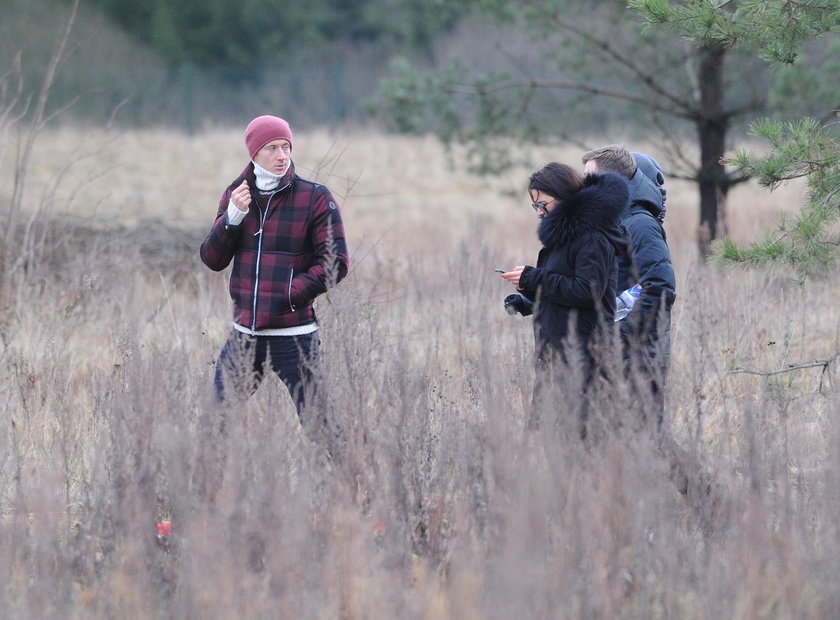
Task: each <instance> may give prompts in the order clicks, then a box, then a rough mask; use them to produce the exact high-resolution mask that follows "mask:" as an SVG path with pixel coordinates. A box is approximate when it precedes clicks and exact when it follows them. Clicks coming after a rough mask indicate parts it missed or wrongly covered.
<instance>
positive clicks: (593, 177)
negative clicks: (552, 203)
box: [537, 172, 630, 249]
mask: <svg viewBox="0 0 840 620" xmlns="http://www.w3.org/2000/svg"><path fill="white" fill-rule="evenodd" d="M629 199H630V190H629V187H628V185H627V181H625V180H624V179H623V178H622V177H620V176H619V175H617V174H615V173H612V172H606V173H604V174H588V175H586V176H585V177H584V179H583V189H581V190H580V191H579V192H577V193H576V194H573V195H572V196H569V197H568V198H566V200H564V201H562V202H561V203H560V204H558V205H557V206H556V207H554V209H552V211H551V212H550V213H549V214H548V215H546V216H545V217H543V218H542V221H540V225H539V228H538V229H537V236H538V237H539V239H540V241H541V242H542V244H543V246H545V247H547V248H556V247H560V246H563V245H566V244H568V243H569V242H571V241H573V240H574V239H577V238H578V237H580V236H582V235H584V234H586V233H590V232H595V231H602V232H604V233H605V234H606V235H607V236H608V237H610V240H611V241H612V243H613V245H615V246H616V248H617V249H618V248H624V247H625V246H626V241H625V239H624V235H623V233H622V230H621V228H620V226H619V220H620V218H621V214H622V212H623V211H624V208H625V207H626V206H627V202H628V200H629Z"/></svg>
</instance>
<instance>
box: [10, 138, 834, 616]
mask: <svg viewBox="0 0 840 620" xmlns="http://www.w3.org/2000/svg"><path fill="white" fill-rule="evenodd" d="M83 134H84V132H82V131H80V130H78V129H73V128H63V129H56V130H54V131H52V132H50V133H49V134H48V135H44V136H42V137H41V138H40V139H39V141H38V143H37V144H36V147H35V152H34V156H33V159H32V162H33V164H32V170H31V172H30V175H29V177H28V179H29V181H28V184H27V188H26V194H25V195H26V197H27V200H25V201H24V203H25V204H28V205H30V206H33V205H35V206H37V205H38V204H40V202H39V201H40V199H41V197H43V196H44V195H45V192H47V194H49V196H51V200H52V201H53V202H54V204H55V205H56V208H55V209H54V210H53V212H51V213H40V214H39V215H38V217H35V218H32V219H31V220H27V219H26V218H23V219H24V220H25V221H29V222H30V225H29V226H28V227H26V226H24V227H21V229H20V230H19V231H18V232H17V233H16V235H15V238H16V239H18V240H19V241H20V242H21V243H24V245H25V241H26V236H27V235H33V234H36V233H37V234H39V235H41V236H40V238H41V239H43V240H44V242H43V243H41V244H39V245H38V246H37V247H38V248H39V249H38V252H37V253H35V254H33V260H30V261H27V262H25V263H23V264H21V265H19V266H18V267H16V271H15V273H13V274H11V275H12V277H11V278H10V282H11V283H12V285H13V286H12V287H11V288H10V295H9V299H7V300H4V307H6V308H7V311H6V312H5V315H4V316H3V317H2V321H0V325H1V326H2V327H1V328H0V335H2V349H1V350H0V358H2V360H1V362H0V392H2V393H3V394H5V395H6V396H5V397H4V398H3V399H2V401H0V406H1V407H2V418H0V419H2V420H3V425H4V428H3V432H2V434H0V442H2V444H1V445H0V538H2V542H0V548H2V549H3V552H2V554H0V571H2V575H3V576H4V579H3V586H2V594H0V615H2V616H3V617H19V618H23V617H39V618H40V617H126V616H135V617H178V618H181V617H202V618H204V617H206V618H228V617H253V618H262V617H303V618H336V617H344V618H393V617H400V618H510V617H527V618H545V617H560V618H592V617H597V618H601V617H603V618H612V617H623V618H715V617H732V618H759V617H774V618H826V617H837V616H838V615H840V594H838V590H837V588H836V582H837V575H838V570H840V563H838V560H837V558H838V555H840V553H838V552H840V542H838V541H840V532H838V525H837V518H836V515H837V514H838V513H840V506H838V498H840V493H838V474H837V472H838V471H840V459H838V454H837V449H836V446H837V445H838V440H840V433H838V429H840V426H838V424H837V421H836V420H837V416H838V413H840V403H838V393H837V388H836V385H835V384H834V381H835V380H836V369H835V367H834V366H833V365H829V366H828V367H827V368H825V369H822V368H820V367H813V368H805V369H802V370H799V371H796V372H784V373H780V374H775V375H771V374H768V373H767V372H766V371H776V370H785V369H788V367H789V366H790V365H793V364H798V363H800V362H803V361H808V360H814V359H827V358H828V357H830V356H831V355H833V354H834V352H836V351H837V350H838V349H840V338H838V333H837V325H838V324H840V323H839V322H838V311H837V307H838V303H837V302H838V296H840V288H838V281H837V279H836V278H833V279H832V280H830V281H827V282H821V283H808V284H806V285H805V286H802V287H797V286H793V285H791V284H790V283H789V282H788V281H787V280H786V279H785V277H784V276H783V275H768V274H759V273H742V272H737V271H733V272H728V273H724V272H719V271H716V270H713V269H710V268H708V267H706V266H704V265H702V264H700V263H699V262H698V261H697V260H696V258H695V257H694V255H693V254H692V252H693V249H694V247H695V244H694V241H693V234H694V227H695V226H696V217H695V216H694V210H695V204H694V197H693V195H692V194H691V192H690V189H689V188H686V187H684V186H681V185H680V184H678V183H672V184H670V185H669V191H670V193H669V202H668V205H669V215H668V223H667V228H668V234H669V239H670V241H671V246H672V251H673V253H674V261H675V265H676V268H677V275H678V279H679V288H678V294H679V300H678V302H677V305H676V306H675V308H674V314H673V334H672V336H673V347H674V356H673V366H672V371H671V376H670V382H669V384H668V393H667V426H668V428H669V429H670V431H671V432H673V435H674V436H675V438H676V439H677V441H678V442H679V445H680V446H681V448H682V450H683V456H684V457H685V458H686V462H691V463H694V464H696V465H697V469H696V470H691V471H690V473H693V474H696V475H697V477H698V484H696V485H695V486H694V487H692V489H693V490H692V491H691V492H689V493H688V494H687V495H683V494H681V493H680V492H679V490H678V488H677V485H676V484H675V483H674V476H673V474H672V472H671V471H670V468H671V465H672V462H671V459H669V458H668V457H667V455H666V452H665V451H663V449H662V447H661V446H660V445H659V442H658V440H657V438H655V437H653V436H652V435H651V434H650V433H648V432H646V431H641V432H637V431H634V430H632V428H631V427H632V426H634V425H633V424H632V421H633V419H634V417H635V412H634V411H632V410H628V409H627V408H626V406H627V402H628V401H627V400H626V394H625V393H624V392H622V391H621V390H619V391H618V392H615V393H611V399H610V400H609V401H606V400H601V401H599V402H598V404H597V407H596V409H595V413H594V417H595V418H596V420H597V421H599V423H603V427H604V428H605V429H608V430H609V432H607V431H605V432H604V433H603V434H602V435H601V436H600V439H599V441H598V442H595V443H591V444H589V445H583V444H581V442H579V441H577V440H576V439H573V438H571V437H570V436H569V433H567V432H564V430H563V428H562V427H560V428H554V427H552V426H549V427H546V428H545V429H544V430H543V431H541V432H539V433H534V432H533V431H529V430H527V428H526V424H525V421H526V414H527V412H528V406H529V403H530V398H531V384H532V381H533V370H532V362H531V354H532V350H533V342H532V336H531V324H530V320H529V319H523V318H521V317H509V316H508V315H506V314H505V313H504V311H503V309H502V304H501V300H502V298H503V297H504V295H506V294H507V293H508V289H507V288H506V286H505V285H504V283H503V282H502V281H501V280H500V279H499V278H498V276H497V274H494V273H493V272H492V270H491V269H492V268H493V267H495V266H503V267H504V266H512V265H514V264H522V263H533V261H534V260H535V257H536V251H537V243H536V237H535V234H534V231H535V226H536V222H535V221H534V217H533V214H532V213H531V211H530V209H529V208H527V205H526V204H525V202H526V197H525V193H524V183H525V180H526V178H527V173H528V172H530V170H527V169H525V168H522V169H509V170H504V171H500V173H499V174H498V175H497V176H496V177H495V178H490V179H479V178H474V177H470V176H469V175H467V174H466V173H464V172H463V171H462V170H461V169H459V168H458V167H457V166H454V165H452V163H451V162H449V161H448V160H447V157H446V154H445V153H444V152H443V151H442V149H441V148H440V147H439V146H438V145H437V144H436V143H435V142H434V141H431V140H425V139H407V138H394V137H388V136H382V135H377V134H374V133H355V134H353V133H336V134H328V133H326V132H323V133H318V132H315V133H310V134H301V135H300V136H298V137H297V138H296V142H295V159H296V164H297V166H298V171H299V172H300V173H301V174H304V175H305V176H309V177H314V178H317V179H318V180H320V181H322V182H324V183H326V184H328V185H329V186H330V187H331V188H332V189H333V191H334V192H335V194H336V195H337V196H338V197H339V199H340V202H341V203H342V208H343V215H344V219H345V222H346V226H347V231H348V237H349V242H350V247H351V250H352V257H351V259H352V263H353V266H352V270H351V272H350V275H349V276H348V277H347V279H346V280H345V281H344V282H342V283H341V284H340V285H339V286H338V288H336V289H335V290H333V291H331V292H330V293H329V295H328V297H324V298H322V299H321V300H320V301H319V304H318V313H319V317H320V322H321V326H322V328H321V332H320V333H321V339H322V341H323V348H324V354H325V359H326V365H327V373H328V377H329V381H328V384H327V395H328V398H329V402H330V411H331V413H332V415H334V416H335V417H336V419H337V420H338V421H340V423H341V424H342V426H343V427H344V430H345V436H346V438H347V450H346V455H345V458H344V460H343V461H342V462H341V463H340V464H336V465H335V466H333V467H329V466H327V465H326V464H325V461H324V459H323V456H322V455H321V454H320V453H319V451H318V450H317V449H315V448H314V447H313V446H312V445H311V444H310V443H309V442H308V441H307V439H306V438H305V437H304V436H303V434H302V433H301V431H300V428H299V425H298V423H297V420H296V418H295V415H294V407H293V405H292V403H291V400H290V399H289V397H288V396H287V394H286V393H285V390H284V389H283V388H281V386H280V385H279V382H278V381H275V380H274V378H273V377H272V378H269V379H267V380H266V381H265V383H264V384H263V386H262V387H261V388H260V390H259V391H258V392H257V394H256V395H255V396H254V397H253V398H252V399H251V400H250V401H248V402H247V403H245V404H244V405H243V406H241V407H240V408H238V409H236V410H234V411H228V412H226V414H225V416H226V417H225V420H224V426H225V433H224V434H220V433H219V426H220V424H221V418H220V416H221V413H220V412H219V411H217V410H215V409H214V408H213V407H211V406H209V405H208V404H207V398H206V397H207V394H208V390H209V387H210V381H211V377H212V371H213V363H214V360H215V357H216V355H217V353H218V349H219V347H220V346H221V344H222V342H223V340H224V338H225V335H226V332H227V330H228V329H229V312H230V309H229V301H228V298H227V291H226V282H225V277H224V275H223V274H222V275H220V274H214V273H212V272H210V271H209V270H207V269H206V268H204V267H203V266H202V265H201V264H200V262H199V261H198V258H197V248H198V243H199V242H200V240H201V238H202V235H203V233H204V232H205V230H206V229H207V228H209V225H210V223H211V220H212V218H213V216H214V214H215V210H216V202H217V200H218V195H219V194H220V192H221V190H222V188H223V187H224V186H225V185H226V183H227V182H228V181H229V180H230V179H232V178H234V177H235V175H236V174H237V173H238V172H239V170H240V169H241V167H242V165H243V164H244V163H245V162H244V158H243V155H244V149H243V147H242V144H241V141H242V140H241V134H240V132H239V131H229V130H222V129H219V130H217V131H212V132H207V133H205V134H202V135H200V136H195V137H192V138H188V137H183V136H178V135H174V134H163V133H156V132H137V133H129V134H124V135H121V136H107V138H108V139H107V141H106V144H107V145H108V146H107V148H106V149H104V150H103V149H100V150H98V151H97V150H96V149H94V151H93V152H92V154H91V157H88V158H86V159H83V160H80V161H75V159H74V158H76V157H77V154H78V151H79V148H80V146H79V145H80V144H83V143H84V140H83V139H82V138H83ZM112 138H114V139H112ZM597 142H601V140H597ZM654 154H656V153H655V152H654ZM536 157H537V161H538V162H539V163H542V162H543V161H547V160H549V159H561V160H565V161H569V162H574V161H577V152H576V150H575V149H569V148H565V149H557V150H556V151H555V150H549V149H546V150H544V151H542V152H540V153H538V154H537V155H536ZM71 160H72V161H75V164H74V166H73V168H72V173H66V174H65V181H64V182H63V183H62V184H61V186H59V187H57V188H53V189H52V190H50V189H49V188H51V187H53V186H51V185H50V180H51V178H52V176H53V175H54V174H55V172H54V171H55V170H56V167H57V166H59V167H60V166H61V165H62V164H63V163H65V162H67V161H71ZM5 172H6V171H4V174H5ZM3 181H4V182H3V185H2V186H3V187H7V186H8V185H7V183H6V179H3ZM796 193H797V192H796V190H791V191H790V192H788V193H787V194H778V195H768V194H764V193H763V192H761V191H760V190H756V189H749V188H745V189H743V190H739V193H738V194H737V195H736V196H735V197H733V200H732V202H733V207H732V208H733V214H734V212H735V209H736V207H735V206H734V205H735V203H737V204H738V212H739V213H741V212H744V213H748V214H749V215H748V216H746V217H743V218H742V217H741V216H738V218H737V219H736V220H735V221H733V228H734V229H733V232H734V233H735V234H742V235H745V236H749V235H751V234H753V233H754V230H755V228H759V227H760V225H761V224H762V223H765V222H766V223H769V222H770V221H772V219H773V218H774V217H775V216H776V213H777V211H778V209H779V208H781V207H785V206H788V205H790V206H794V204H795V195H796ZM2 200H6V197H5V196H3V197H2ZM32 212H33V213H38V212H37V210H35V209H33V211H32ZM53 214H54V215H55V217H52V216H53ZM735 227H737V229H735ZM736 369H748V370H755V371H762V372H764V373H765V374H763V375H762V374H746V373H736V372H733V371H734V370H736ZM574 407H575V402H574V398H572V397H571V396H567V397H565V398H560V399H558V401H557V406H556V415H557V417H558V419H568V418H569V417H570V416H571V415H573V414H572V411H573V410H574ZM616 420H620V421H623V422H624V427H623V428H622V429H616V428H615V427H614V425H613V426H611V425H612V424H614V423H615V421H616ZM701 470H702V471H704V472H706V473H708V474H709V475H710V476H711V478H710V480H711V492H710V493H709V494H705V493H703V492H699V493H698V492H697V491H698V490H699V491H704V490H705V486H704V487H703V488H700V486H701V485H700V484H699V482H703V484H704V485H705V483H707V482H708V481H709V480H707V479H705V478H703V479H699V477H700V474H699V473H697V472H700V471H701ZM165 519H171V521H172V523H173V526H172V535H171V536H170V537H169V539H168V540H167V544H161V543H159V542H158V541H157V540H156V538H155V530H154V525H155V523H157V522H160V521H162V520H165Z"/></svg>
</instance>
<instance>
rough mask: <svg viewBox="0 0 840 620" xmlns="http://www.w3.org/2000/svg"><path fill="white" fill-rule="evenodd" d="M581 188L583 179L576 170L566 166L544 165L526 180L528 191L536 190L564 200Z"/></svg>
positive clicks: (554, 163) (553, 163) (556, 164)
mask: <svg viewBox="0 0 840 620" xmlns="http://www.w3.org/2000/svg"><path fill="white" fill-rule="evenodd" d="M582 187H583V178H582V177H581V176H580V174H579V173H578V171H577V170H575V169H574V168H572V167H571V166H567V165H566V164H558V163H557V162H554V161H553V162H551V163H550V164H546V165H545V166H543V167H542V168H540V169H539V170H537V171H536V172H535V173H534V174H532V175H531V178H530V179H529V180H528V189H529V190H536V191H539V192H543V193H546V194H548V195H549V196H554V197H555V198H557V199H558V200H565V199H566V198H568V197H569V196H571V195H572V194H574V193H576V192H578V191H580V189H581V188H582Z"/></svg>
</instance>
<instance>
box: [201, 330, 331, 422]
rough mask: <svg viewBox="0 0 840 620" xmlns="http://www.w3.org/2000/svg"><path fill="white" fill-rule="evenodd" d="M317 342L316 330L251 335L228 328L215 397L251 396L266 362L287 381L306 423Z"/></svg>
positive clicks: (298, 410) (261, 378)
mask: <svg viewBox="0 0 840 620" xmlns="http://www.w3.org/2000/svg"><path fill="white" fill-rule="evenodd" d="M319 344H320V341H319V340H318V333H317V332H313V333H311V334H303V335H300V336H251V335H248V334H243V333H242V332H240V331H238V330H235V329H234V330H231V333H230V335H229V336H228V339H227V342H225V344H224V346H223V347H222V351H221V353H220V354H219V359H218V361H217V362H216V376H215V379H214V385H215V389H216V397H217V398H218V399H219V400H220V401H225V400H228V399H229V398H230V397H231V396H234V398H237V399H242V400H245V399H247V398H249V397H251V396H252V395H253V394H254V392H256V391H257V388H258V387H259V386H260V383H262V380H263V377H264V376H265V372H266V366H268V368H270V369H271V370H272V371H273V372H274V374H276V375H277V376H278V377H280V380H281V381H283V383H284V384H285V385H286V387H287V388H288V390H289V394H291V396H292V400H293V401H294V403H295V407H296V408H297V412H298V417H299V418H300V421H301V423H302V424H303V425H304V427H306V426H308V425H307V424H306V420H305V418H304V410H305V409H306V406H307V404H309V402H308V401H313V400H314V399H315V393H316V390H317V385H316V381H315V380H314V378H315V374H316V370H317V365H318V363H319V356H320V353H319ZM311 404H314V403H311ZM312 414H315V415H317V412H312Z"/></svg>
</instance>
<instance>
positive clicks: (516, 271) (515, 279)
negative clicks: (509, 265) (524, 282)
mask: <svg viewBox="0 0 840 620" xmlns="http://www.w3.org/2000/svg"><path fill="white" fill-rule="evenodd" d="M524 270H525V265H517V266H516V267H514V268H513V269H511V270H510V271H506V272H504V273H503V274H502V277H503V278H504V279H505V280H507V281H508V282H510V283H511V284H513V285H514V286H515V287H516V290H522V289H520V288H519V278H521V277H522V272H523V271H524Z"/></svg>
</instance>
